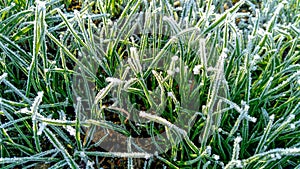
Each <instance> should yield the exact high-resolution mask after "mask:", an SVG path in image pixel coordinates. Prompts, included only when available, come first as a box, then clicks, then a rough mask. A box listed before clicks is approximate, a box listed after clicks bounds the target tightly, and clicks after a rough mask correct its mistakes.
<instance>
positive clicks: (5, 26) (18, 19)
mask: <svg viewBox="0 0 300 169" xmlns="http://www.w3.org/2000/svg"><path fill="white" fill-rule="evenodd" d="M33 14H34V13H33V10H32V9H29V10H23V11H20V12H18V13H17V14H14V15H11V16H10V17H8V18H7V19H5V20H4V21H0V25H1V28H0V33H2V34H4V35H8V34H10V32H11V31H12V30H14V29H13V28H14V27H16V26H17V25H19V24H20V23H22V22H23V21H24V19H25V18H27V17H29V16H31V15H33ZM11 28H12V29H11Z"/></svg>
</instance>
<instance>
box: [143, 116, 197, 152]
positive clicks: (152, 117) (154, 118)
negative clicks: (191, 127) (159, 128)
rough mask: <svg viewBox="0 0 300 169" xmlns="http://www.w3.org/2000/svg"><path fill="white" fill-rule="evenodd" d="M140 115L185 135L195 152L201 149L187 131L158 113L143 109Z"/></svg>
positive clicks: (184, 137)
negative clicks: (152, 113) (154, 113)
mask: <svg viewBox="0 0 300 169" xmlns="http://www.w3.org/2000/svg"><path fill="white" fill-rule="evenodd" d="M139 116H140V117H142V118H146V119H149V120H152V121H154V122H157V123H160V124H162V125H164V126H166V127H169V128H170V129H172V130H174V132H176V133H178V135H181V136H182V137H183V139H184V140H185V141H186V143H187V144H188V145H189V147H190V148H191V149H192V150H193V151H194V152H195V153H199V150H198V148H197V146H195V144H194V143H193V142H192V141H191V140H190V139H189V137H188V135H187V132H186V131H185V130H183V129H181V128H179V127H178V126H176V125H174V124H172V123H171V122H169V121H168V120H166V119H164V118H162V117H159V116H156V115H151V114H148V113H146V112H143V111H141V112H140V113H139Z"/></svg>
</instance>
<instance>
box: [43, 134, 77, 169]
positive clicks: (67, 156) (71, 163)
mask: <svg viewBox="0 0 300 169" xmlns="http://www.w3.org/2000/svg"><path fill="white" fill-rule="evenodd" d="M44 133H45V134H46V136H47V138H48V139H49V141H50V142H51V143H52V145H53V146H54V147H55V148H56V149H57V150H58V151H59V152H61V154H62V155H63V156H64V158H65V160H66V161H67V163H68V165H69V167H70V168H72V169H79V166H78V164H76V162H75V161H74V159H73V158H72V157H71V156H70V154H69V153H68V152H67V150H66V149H65V147H64V146H63V145H62V144H61V143H60V142H59V140H58V139H57V137H56V136H55V134H54V133H52V132H51V131H50V130H49V129H48V128H45V130H44Z"/></svg>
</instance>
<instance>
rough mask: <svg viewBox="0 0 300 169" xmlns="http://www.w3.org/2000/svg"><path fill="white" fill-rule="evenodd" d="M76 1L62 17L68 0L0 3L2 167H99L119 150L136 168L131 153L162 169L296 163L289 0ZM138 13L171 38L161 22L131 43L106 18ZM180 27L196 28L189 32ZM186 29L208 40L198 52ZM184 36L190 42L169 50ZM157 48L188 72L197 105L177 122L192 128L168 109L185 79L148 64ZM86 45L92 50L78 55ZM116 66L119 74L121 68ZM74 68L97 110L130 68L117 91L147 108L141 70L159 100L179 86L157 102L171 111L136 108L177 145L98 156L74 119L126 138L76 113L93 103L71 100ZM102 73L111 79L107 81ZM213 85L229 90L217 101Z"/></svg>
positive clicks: (292, 8) (297, 17)
mask: <svg viewBox="0 0 300 169" xmlns="http://www.w3.org/2000/svg"><path fill="white" fill-rule="evenodd" d="M81 2H82V8H81V10H80V11H77V12H67V11H66V7H65V5H69V3H70V2H69V1H65V0H64V1H63V0H51V1H36V2H34V1H31V0H30V1H9V0H4V1H1V2H0V17H1V18H0V55H1V56H0V91H1V92H0V114H1V116H0V118H1V124H0V133H1V134H0V155H1V157H0V166H1V168H14V167H19V168H20V167H21V168H34V167H38V166H41V165H46V166H47V167H50V168H100V167H103V166H102V164H101V163H99V161H97V158H96V157H112V158H118V157H119V158H121V157H126V158H127V160H128V161H127V162H126V164H127V167H128V168H134V166H135V165H136V164H135V161H134V160H133V158H142V159H145V160H143V162H144V164H143V166H144V168H151V167H153V166H154V165H155V163H160V164H161V166H162V167H165V168H279V169H280V168H288V167H289V168H300V157H299V156H300V133H299V129H300V120H299V119H300V61H299V60H300V53H299V51H300V43H299V41H300V37H299V36H300V12H299V11H300V2H299V1H298V0H290V1H280V0H262V1H260V2H257V1H252V0H249V1H239V2H237V3H235V4H234V5H233V6H232V7H231V8H229V9H227V10H225V9H224V7H223V5H224V3H225V2H224V1H215V0H208V1H201V0H188V1H184V2H183V1H182V2H181V3H180V6H174V5H173V4H174V2H172V1H165V0H162V1H155V2H154V1H142V0H133V1H126V0H124V1H118V0H114V1H100V0H99V1H98V0H97V1H91V0H86V1H81ZM177 3H178V2H177ZM242 9H246V10H247V11H246V12H241V11H242ZM142 11H144V12H148V13H150V14H154V13H155V12H156V13H155V15H156V16H157V20H158V21H159V22H165V23H167V25H169V29H168V30H169V31H170V32H163V33H164V34H168V33H170V34H172V36H171V37H167V38H166V37H163V36H161V35H162V32H159V31H163V28H160V27H158V28H157V29H154V31H158V32H154V33H153V35H154V36H153V37H152V38H153V39H151V40H150V39H149V38H148V36H147V35H146V34H144V35H138V38H139V42H138V43H135V42H133V41H131V40H130V37H128V36H131V35H134V34H132V33H131V32H130V31H128V30H126V29H125V26H124V29H123V30H118V29H114V27H113V26H111V24H110V23H113V22H116V20H118V18H125V19H124V21H125V23H124V25H126V24H127V22H128V23H129V20H130V17H132V16H134V15H135V14H138V13H140V12H142ZM237 20H239V22H237ZM94 21H97V22H98V23H100V24H99V25H101V28H99V27H97V25H96V24H94ZM237 23H238V24H237ZM145 25H147V24H146V23H145ZM185 25H186V26H185ZM96 30H101V31H102V34H103V35H105V36H103V37H104V38H106V39H103V41H104V42H107V43H106V47H105V48H101V47H100V46H97V45H98V43H96V42H95V39H96V38H95V37H94V36H95V31H96ZM189 32H197V33H196V34H192V33H190V34H188V35H191V37H189V36H188V37H187V36H186V33H189ZM182 35H185V36H182ZM193 35H195V36H196V37H194V39H198V40H200V39H204V40H205V42H203V40H202V42H201V43H200V44H202V47H203V44H204V45H205V49H206V50H204V49H203V50H202V52H201V53H200V56H199V55H198V54H197V53H196V54H195V53H193V52H192V49H193V48H192V45H191V44H189V43H188V42H189V41H185V40H184V38H193ZM112 39H113V40H112ZM182 41H184V42H187V43H186V44H182V45H176V44H180V42H182ZM149 46H151V47H153V46H155V49H160V50H159V51H153V57H151V58H148V59H143V58H141V57H140V56H142V54H145V52H146V50H147V49H149ZM132 47H134V48H132ZM121 48H122V49H121ZM203 48H204V47H203ZM101 49H105V50H102V51H101ZM130 50H131V51H130ZM134 50H136V51H134ZM166 51H171V52H173V53H174V54H176V55H177V56H178V57H179V58H180V60H181V61H182V62H184V63H182V64H185V65H187V66H188V68H187V70H184V68H183V66H181V69H180V71H179V73H180V77H181V80H182V81H184V80H186V77H187V76H185V75H187V74H193V73H194V72H195V70H196V72H197V73H196V74H195V81H194V83H195V84H194V85H195V86H196V88H195V90H194V91H193V92H194V96H195V97H196V98H197V100H198V101H197V102H196V103H195V104H199V107H200V108H199V110H198V111H194V112H193V114H192V116H193V117H194V119H195V121H194V123H187V124H185V125H190V126H188V128H189V129H190V130H189V132H180V131H181V129H180V128H176V127H177V126H174V124H172V117H171V116H172V115H173V116H174V114H173V112H175V113H182V112H181V110H183V109H184V108H183V106H184V104H183V101H184V99H186V98H185V93H186V90H184V89H189V88H190V86H183V87H182V88H181V89H180V90H179V91H176V90H175V87H174V86H175V85H174V83H173V82H172V80H170V77H169V76H168V74H166V73H165V74H159V73H158V72H156V71H158V70H155V66H156V63H157V62H159V61H160V60H161V59H162V58H163V57H162V56H163V54H164V52H166ZM86 52H88V53H89V55H83V54H86ZM130 53H131V54H132V55H134V54H136V56H134V60H133V61H132V62H128V63H129V64H128V65H122V64H123V63H124V62H123V61H124V60H125V59H124V58H126V57H128V55H130ZM80 54H81V55H82V56H81V57H79V56H80ZM132 55H130V56H132ZM92 56H93V57H92ZM91 59H92V61H93V63H97V65H96V67H97V69H100V70H101V71H99V72H100V73H99V72H95V71H93V70H95V67H93V66H95V65H92V64H87V63H90V62H88V61H91ZM206 59H207V60H206ZM213 61H218V62H216V63H214V64H218V65H219V67H218V68H219V69H218V70H211V67H210V64H213ZM145 62H147V63H149V64H150V65H151V66H149V67H148V68H147V69H146V70H142V69H141V68H140V65H139V64H141V63H145ZM171 62H172V60H169V64H166V66H170V65H172V63H171ZM211 62H212V63H211ZM199 65H200V66H199ZM220 65H221V66H220ZM122 66H123V67H124V70H123V69H121V70H119V68H120V67H122ZM76 67H77V68H78V67H80V70H81V72H80V73H82V74H85V75H88V77H89V78H88V79H85V80H90V81H92V82H93V83H95V84H96V88H95V90H96V91H97V95H96V104H99V105H100V111H104V109H106V107H105V105H104V101H105V99H107V97H108V93H109V92H111V89H112V86H113V85H114V84H112V83H115V81H116V80H117V79H112V78H116V76H114V74H117V73H123V74H125V73H126V71H129V70H130V71H132V72H134V75H133V76H134V77H135V78H133V79H132V81H130V82H128V84H127V85H128V86H129V87H127V88H124V89H122V90H127V91H128V92H131V93H134V94H135V95H136V96H139V97H141V98H142V101H141V102H142V103H144V104H145V106H148V107H151V106H157V107H156V108H160V106H161V105H157V104H156V103H155V102H154V101H153V98H152V96H151V89H149V88H148V87H147V85H146V84H145V82H146V81H147V78H148V77H149V76H153V77H154V78H153V79H155V81H156V82H155V84H156V85H157V86H159V87H160V89H161V90H160V91H161V92H162V93H161V96H163V95H165V96H168V95H170V93H169V92H173V93H174V92H175V93H176V92H177V94H176V97H177V99H176V97H175V96H174V97H173V98H172V97H168V98H166V99H167V101H166V102H167V105H166V107H167V108H166V109H167V110H168V111H169V114H168V112H167V115H170V116H168V117H158V116H154V115H151V114H147V113H144V112H141V113H140V118H145V119H147V120H150V123H152V124H153V123H154V122H156V123H159V124H161V125H163V126H165V130H167V131H168V130H174V129H175V130H176V131H175V132H178V135H179V136H178V137H182V138H183V139H182V140H181V141H180V143H178V144H175V142H173V144H172V145H171V149H170V151H167V152H165V153H162V154H159V153H156V154H148V153H146V152H142V151H141V152H139V153H131V152H130V149H131V148H130V147H131V146H130V145H129V146H128V147H129V148H128V150H129V151H128V152H127V153H121V152H105V151H102V150H101V149H99V150H98V151H95V150H94V149H93V147H97V146H99V145H97V144H99V143H94V142H91V141H86V140H92V139H93V138H92V136H93V133H88V132H85V131H84V130H83V126H85V127H86V126H91V125H100V126H104V127H106V128H109V129H112V130H115V131H116V132H119V133H122V134H124V135H126V134H127V135H128V133H129V131H127V129H126V128H125V126H124V124H120V125H116V124H113V123H111V122H109V121H105V118H104V120H103V119H102V120H99V121H97V120H89V119H87V120H83V119H82V118H80V116H81V114H83V113H84V111H86V110H85V109H84V106H82V105H83V103H84V104H89V106H92V104H94V100H92V99H90V100H89V99H88V100H80V98H78V100H75V99H76V98H74V91H73V89H72V85H73V83H74V78H73V77H74V76H78V72H76V71H75V68H76ZM126 67H128V70H126V69H125V68H126ZM220 68H222V69H220ZM197 69H199V70H197ZM200 69H201V70H200ZM116 71H120V72H117V73H116ZM211 72H213V73H211ZM198 73H199V74H198ZM220 73H221V74H220ZM123 74H121V75H123ZM109 78H111V79H110V80H112V82H110V83H108V81H106V79H109ZM119 78H120V79H118V80H122V77H121V76H120V77H119ZM163 79H165V80H163ZM171 79H172V78H171ZM83 80H84V79H83ZM148 80H149V79H148ZM221 83H222V84H225V85H223V87H224V86H225V89H226V90H225V89H224V91H225V92H226V93H225V94H224V95H223V96H220V95H218V94H217V91H218V90H219V89H220V88H221V85H220V84H221ZM182 84H184V83H182ZM85 89H87V86H86V88H83V90H85ZM116 92H117V93H118V92H121V89H120V90H119V91H116ZM119 94H120V93H119ZM178 98H179V99H178ZM217 100H218V101H217ZM102 103H103V104H102ZM218 104H220V105H221V104H222V106H219V109H216V110H218V111H217V112H216V110H215V109H213V107H214V106H215V105H218ZM170 112H171V113H170ZM94 113H95V112H94ZM100 113H102V115H103V112H100ZM215 114H217V115H218V116H217V117H215ZM175 116H176V115H175ZM124 117H126V116H123V117H121V116H120V119H124ZM212 117H214V118H213V119H212ZM173 118H174V117H173ZM175 118H176V117H175ZM167 120H169V121H167ZM147 127H148V128H150V129H148V130H147V131H153V130H156V129H155V128H154V127H153V125H149V126H147ZM93 131H94V130H90V132H93ZM202 131H204V132H202ZM154 132H155V131H154ZM170 132H174V131H170ZM149 134H150V135H153V132H150V133H149ZM129 135H130V133H129ZM128 138H129V139H130V137H128ZM124 142H125V140H124ZM171 143H172V142H171ZM100 144H101V143H100ZM127 144H130V140H129V141H128V143H127ZM83 164H84V165H83Z"/></svg>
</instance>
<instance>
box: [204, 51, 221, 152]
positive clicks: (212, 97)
mask: <svg viewBox="0 0 300 169" xmlns="http://www.w3.org/2000/svg"><path fill="white" fill-rule="evenodd" d="M223 52H224V51H222V54H221V55H220V57H219V61H218V62H217V64H216V66H215V68H216V69H217V70H216V72H215V73H214V75H213V77H212V84H211V86H210V88H209V91H208V99H207V103H206V108H205V110H204V111H205V112H204V114H205V115H206V116H207V117H206V123H205V127H204V131H203V134H201V136H200V137H202V138H200V137H199V140H201V149H200V150H201V152H203V151H204V148H205V147H206V143H207V141H208V137H209V132H211V127H212V122H213V119H212V118H213V115H212V113H213V108H214V106H215V104H216V101H217V97H218V95H219V89H220V86H221V83H222V79H223V74H224V72H223V69H224V59H225V55H226V54H225V53H223Z"/></svg>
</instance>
